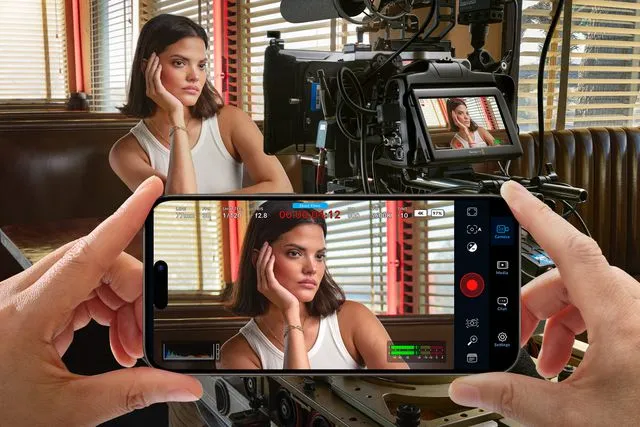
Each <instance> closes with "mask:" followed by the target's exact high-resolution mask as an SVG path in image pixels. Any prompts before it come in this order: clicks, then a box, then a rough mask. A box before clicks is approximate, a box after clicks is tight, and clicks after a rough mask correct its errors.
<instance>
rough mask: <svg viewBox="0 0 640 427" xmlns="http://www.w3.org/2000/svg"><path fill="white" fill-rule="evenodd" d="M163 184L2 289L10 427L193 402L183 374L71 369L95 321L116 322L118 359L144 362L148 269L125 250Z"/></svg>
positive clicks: (151, 186)
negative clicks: (80, 339)
mask: <svg viewBox="0 0 640 427" xmlns="http://www.w3.org/2000/svg"><path fill="white" fill-rule="evenodd" d="M161 194H162V182H161V181H160V179H158V178H156V177H152V178H149V179H147V180H146V181H145V182H144V183H142V184H141V185H140V187H139V188H138V189H137V190H136V192H135V193H134V194H133V195H132V196H131V197H130V198H129V199H128V200H127V201H126V202H125V203H124V204H123V205H122V206H121V207H120V209H118V211H117V212H116V213H115V214H113V215H112V216H110V217H109V218H108V219H107V220H105V221H104V222H103V223H102V224H100V225H99V226H98V227H97V228H96V229H95V230H94V231H93V232H91V234H89V235H88V236H86V237H84V238H81V239H79V240H78V241H76V242H72V243H70V244H67V245H65V246H63V247H61V248H59V249H58V250H56V251H54V252H53V253H51V254H49V255H48V256H46V257H45V258H44V259H42V260H41V261H39V262H38V263H36V264H35V265H34V266H32V267H31V268H29V269H28V270H25V271H24V272H22V273H20V274H18V275H16V276H13V277H11V278H9V279H7V280H5V281H4V282H2V283H0V337H2V345H0V360H1V361H2V363H1V364H0V378H2V381H0V414H1V416H2V422H1V424H3V425H5V424H6V425H11V426H17V425H29V426H35V425H38V426H39V425H69V426H80V425H83V426H84V425H97V424H99V423H102V422H104V421H106V420H109V419H111V418H115V417H117V416H119V415H123V414H125V413H127V412H130V411H133V410H134V409H139V408H143V407H145V406H149V405H151V404H153V403H157V402H165V401H193V400H197V399H198V398H199V397H200V396H201V395H202V386H201V385H200V383H199V382H198V381H197V380H196V379H194V378H191V377H188V376H186V375H181V374H176V373H171V372H166V371H162V370H158V369H152V368H132V369H122V370H119V371H114V372H109V373H105V374H101V375H96V376H82V375H77V374H74V373H71V372H69V371H68V370H67V368H66V366H65V365H64V363H63V361H62V358H61V357H62V355H63V354H64V353H65V351H66V350H67V349H68V348H69V345H70V344H71V342H72V340H73V333H74V331H75V330H78V329H80V328H82V327H84V326H86V325H87V323H89V321H90V320H91V319H92V318H93V319H95V320H96V321H98V322H99V323H101V324H103V325H109V327H110V329H109V337H110V342H111V349H112V351H113V354H114V356H115V357H116V359H117V360H118V362H119V363H120V364H122V365H125V366H132V365H133V364H135V361H136V359H137V358H139V357H142V334H141V328H142V311H141V307H142V306H141V293H142V264H141V263H140V262H139V261H137V260H135V259H134V258H132V257H131V256H130V255H128V254H126V253H124V252H123V250H124V249H125V248H126V247H127V245H128V244H129V242H130V241H131V239H133V237H134V236H135V235H136V233H137V232H138V230H139V229H140V228H141V227H142V225H143V223H144V221H145V219H146V217H147V214H148V212H149V210H150V209H151V206H152V205H153V202H154V201H155V200H156V199H157V198H158V197H159V196H160V195H161Z"/></svg>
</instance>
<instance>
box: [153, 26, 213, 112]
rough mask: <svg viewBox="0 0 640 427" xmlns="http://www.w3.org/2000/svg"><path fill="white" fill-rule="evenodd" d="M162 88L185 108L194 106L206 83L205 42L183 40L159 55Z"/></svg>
mask: <svg viewBox="0 0 640 427" xmlns="http://www.w3.org/2000/svg"><path fill="white" fill-rule="evenodd" d="M159 57H160V64H161V65H162V74H161V75H160V80H161V81H162V84H163V86H164V87H165V88H166V89H167V91H169V93H171V94H172V95H173V96H175V97H176V98H178V99H179V100H180V102H182V104H183V105H184V106H186V107H191V106H193V105H195V104H196V102H197V101H198V98H199V97H200V93H201V92H202V88H203V87H204V84H205V82H206V80H207V57H206V48H205V45H204V41H202V39H201V38H199V37H185V38H183V39H180V40H179V41H177V42H175V43H174V44H171V45H169V46H167V48H166V49H165V50H164V52H162V53H161V54H160V55H159Z"/></svg>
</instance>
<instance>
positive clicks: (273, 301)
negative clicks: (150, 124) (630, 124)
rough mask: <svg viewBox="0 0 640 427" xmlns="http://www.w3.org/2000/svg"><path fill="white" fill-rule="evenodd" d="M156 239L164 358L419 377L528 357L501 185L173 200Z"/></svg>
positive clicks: (148, 285) (149, 259)
mask: <svg viewBox="0 0 640 427" xmlns="http://www.w3.org/2000/svg"><path fill="white" fill-rule="evenodd" d="M144 241H145V244H144V261H145V287H144V292H145V293H144V296H145V298H144V299H145V310H144V341H145V357H146V358H147V361H148V362H149V363H150V364H151V365H153V366H156V367H160V368H164V369H169V370H173V371H178V372H187V373H220V374H225V375H226V374H234V373H237V374H242V373H246V372H248V371H251V372H252V374H253V375H255V373H256V372H255V370H260V371H263V372H264V373H271V374H273V373H277V374H278V375H281V374H287V373H289V374H296V375H302V374H311V373H315V374H330V373H332V374H349V375H352V374H376V375H380V374H394V373H395V374H403V375H407V374H409V373H410V374H413V373H416V374H423V373H436V374H444V373H474V372H489V371H504V370H506V369H508V368H509V367H511V366H512V365H513V364H514V363H515V361H516V359H517V355H518V351H519V340H520V306H519V304H520V227H519V224H518V223H517V221H516V220H515V218H514V217H513V215H512V214H511V211H510V210H509V208H508V206H507V205H506V203H505V202H504V200H503V199H502V198H500V197H498V196H489V195H487V196H478V195H474V196H442V197H437V196H419V197H418V196H409V195H402V196H381V195H375V196H354V195H323V196H306V195H305V196H301V195H291V196H274V195H260V196H255V195H254V196H238V195H234V196H233V197H227V196H167V197H163V198H161V199H159V201H158V202H157V203H156V205H155V207H154V209H153V211H152V212H151V214H150V215H149V218H148V219H147V222H146V224H145V238H144ZM265 242H266V246H265ZM288 319H296V320H293V321H292V322H293V323H289V320H288ZM295 323H297V324H295ZM294 326H297V327H294ZM285 332H286V334H285ZM292 334H300V336H299V337H297V338H296V337H293V336H292ZM292 355H293V356H292ZM306 362H308V365H305V363H306ZM300 363H302V364H300ZM302 366H305V367H302ZM306 366H309V367H310V368H307V367H306Z"/></svg>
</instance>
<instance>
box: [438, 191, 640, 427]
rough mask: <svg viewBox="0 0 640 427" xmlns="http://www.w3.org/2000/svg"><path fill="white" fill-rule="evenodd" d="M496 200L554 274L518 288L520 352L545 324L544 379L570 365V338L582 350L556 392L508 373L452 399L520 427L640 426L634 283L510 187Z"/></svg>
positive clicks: (453, 391)
mask: <svg viewBox="0 0 640 427" xmlns="http://www.w3.org/2000/svg"><path fill="white" fill-rule="evenodd" d="M501 192H502V196H503V197H504V199H505V200H506V201H507V203H508V204H509V207H510V208H511V210H512V211H513V213H514V215H515V216H516V218H517V219H518V221H519V222H520V224H521V225H522V227H523V228H525V229H526V230H528V231H529V232H530V233H531V234H532V235H533V237H534V238H535V239H536V241H537V242H538V243H539V244H540V245H541V246H542V247H543V248H544V249H545V250H546V251H547V252H548V253H549V255H550V256H551V258H552V259H553V260H554V262H555V263H556V265H557V268H556V269H554V270H551V271H549V272H547V273H545V274H543V275H541V276H539V277H537V278H536V279H534V280H533V281H531V282H530V283H528V284H527V285H526V286H525V287H523V288H522V332H521V342H520V345H521V346H522V345H524V344H525V343H526V342H527V341H528V340H529V338H530V337H531V335H532V333H533V331H534V330H535V328H536V326H537V325H538V323H539V322H540V320H543V319H547V321H546V324H545V330H544V338H543V342H542V350H541V352H540V355H539V358H538V371H539V372H540V374H541V375H543V376H545V377H552V376H555V375H556V374H558V373H559V372H560V371H561V370H562V368H563V367H564V366H565V365H566V363H567V362H568V360H569V358H570V356H571V350H572V346H573V342H574V339H575V335H577V334H579V333H582V332H583V331H584V330H585V329H586V330H587V331H588V335H589V348H588V349H587V352H586V353H585V356H584V359H583V360H582V362H581V363H580V365H579V366H578V368H577V369H576V371H575V372H574V373H573V374H572V375H571V376H570V377H569V378H568V379H566V380H565V381H562V382H560V383H553V382H549V381H544V380H539V379H534V378H530V377H526V376H521V375H516V374H511V373H488V374H479V375H473V376H469V377H463V378H459V379H456V380H455V381H454V382H453V383H452V384H451V387H450V389H449V394H450V396H451V398H452V400H453V401H454V402H456V403H458V404H461V405H464V406H470V407H480V408H484V409H487V410H491V411H495V412H498V413H500V414H502V415H504V416H506V417H508V418H512V419H515V420H517V421H519V422H522V423H524V424H526V425H531V426H549V425H566V426H578V425H616V426H627V425H628V426H631V425H634V426H635V425H638V420H639V419H640V406H638V401H639V400H640V363H639V362H638V350H639V349H640V283H638V282H637V281H636V280H634V279H633V278H632V277H631V276H629V275H628V274H627V273H625V272H624V271H622V270H620V269H619V268H617V267H612V266H611V265H609V263H608V262H607V260H606V258H605V257H604V256H603V254H602V251H601V250H600V248H599V247H598V245H597V244H596V242H595V241H594V240H593V239H591V238H589V237H587V236H585V235H584V234H582V233H580V232H579V231H578V230H577V229H575V228H574V227H573V226H571V224H569V223H568V222H567V221H565V220H564V219H562V218H561V217H560V216H559V215H557V214H556V213H555V212H553V211H552V210H551V209H550V208H549V207H548V206H547V205H546V204H544V203H542V202H541V201H540V200H538V199H537V198H536V197H534V196H533V195H531V194H530V193H529V192H528V191H527V190H526V189H525V188H523V187H522V186H520V185H519V184H516V183H515V182H508V183H506V184H504V185H503V186H502V190H501Z"/></svg>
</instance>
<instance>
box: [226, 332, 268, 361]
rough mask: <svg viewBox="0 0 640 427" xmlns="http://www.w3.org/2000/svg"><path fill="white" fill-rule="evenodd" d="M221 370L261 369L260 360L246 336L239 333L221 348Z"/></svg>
mask: <svg viewBox="0 0 640 427" xmlns="http://www.w3.org/2000/svg"><path fill="white" fill-rule="evenodd" d="M220 368H222V369H228V368H232V369H240V368H242V369H259V368H260V358H259V357H258V355H257V354H256V352H255V351H253V348H251V346H250V345H249V341H247V339H246V338H245V336H244V335H242V334H241V333H237V334H235V335H234V336H233V337H231V338H229V339H228V340H227V342H225V343H224V344H223V345H222V347H221V348H220Z"/></svg>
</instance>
